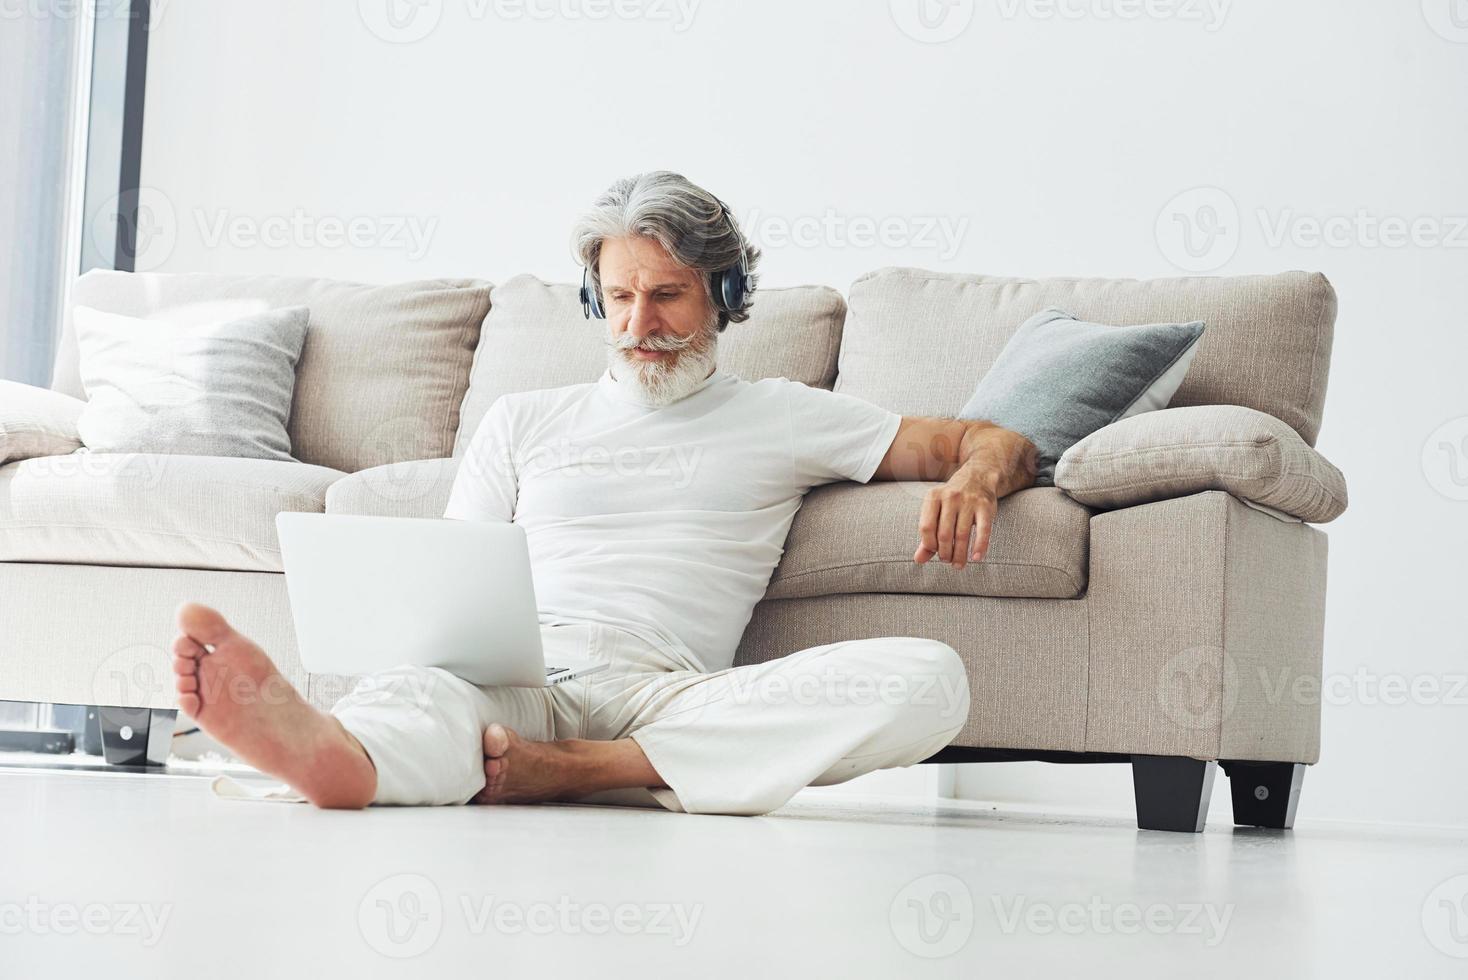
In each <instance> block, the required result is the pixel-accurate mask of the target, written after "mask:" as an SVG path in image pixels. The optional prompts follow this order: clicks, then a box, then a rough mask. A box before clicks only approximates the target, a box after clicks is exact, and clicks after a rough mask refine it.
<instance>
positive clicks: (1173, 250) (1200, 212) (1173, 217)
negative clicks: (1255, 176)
mask: <svg viewBox="0 0 1468 980" xmlns="http://www.w3.org/2000/svg"><path fill="white" fill-rule="evenodd" d="M1153 233H1154V235H1155V237H1156V239H1157V248H1158V249H1159V250H1160V251H1161V252H1162V257H1163V258H1165V259H1167V261H1169V262H1171V263H1172V264H1173V265H1175V266H1177V267H1178V268H1179V269H1182V270H1184V271H1185V272H1212V271H1214V270H1216V269H1220V268H1222V267H1223V266H1224V265H1227V264H1228V262H1229V260H1230V259H1232V258H1233V257H1234V253H1235V252H1237V251H1238V248H1239V239H1240V226H1239V206H1238V204H1237V203H1235V202H1234V199H1233V198H1232V197H1231V196H1229V194H1228V192H1227V191H1224V190H1222V189H1220V188H1218V187H1194V188H1191V189H1189V190H1185V191H1183V192H1182V193H1180V194H1178V195H1176V196H1175V197H1173V199H1172V200H1170V201H1168V202H1167V203H1166V204H1165V205H1163V206H1162V210H1161V211H1159V212H1158V213H1157V222H1156V224H1155V226H1154V229H1153Z"/></svg>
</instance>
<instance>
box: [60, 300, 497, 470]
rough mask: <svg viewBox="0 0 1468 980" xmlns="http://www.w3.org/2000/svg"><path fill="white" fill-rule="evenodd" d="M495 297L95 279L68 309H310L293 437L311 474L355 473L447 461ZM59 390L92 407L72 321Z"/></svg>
mask: <svg viewBox="0 0 1468 980" xmlns="http://www.w3.org/2000/svg"><path fill="white" fill-rule="evenodd" d="M489 301H490V287H489V284H488V283H486V282H480V281H478V280H471V279H435V280H427V281H422V282H405V283H398V284H396V285H389V286H374V285H366V284H363V283H355V282H340V281H336V280H331V279H309V278H295V277H284V276H236V275H220V274H215V273H142V274H133V273H126V272H110V271H94V272H89V273H87V274H86V275H84V276H82V277H81V278H80V279H79V280H77V283H76V286H75V288H74V289H73V291H72V296H71V304H72V305H74V306H90V307H93V308H95V309H99V310H104V311H106V312H109V313H120V314H123V315H125V316H132V317H144V318H162V319H169V320H172V321H175V322H179V323H187V324H202V323H208V322H211V321H218V320H225V319H232V318H234V317H239V316H245V315H248V314H250V313H255V312H258V311H260V310H268V309H277V308H280V307H285V306H305V307H307V308H309V309H310V311H311V320H310V326H309V327H308V328H307V331H306V345H305V348H304V349H303V350H302V351H301V359H300V361H299V363H298V364H297V366H296V389H295V396H294V399H293V401H292V405H291V414H290V422H289V424H288V425H287V431H288V432H289V433H290V438H291V455H293V456H294V457H295V458H296V459H299V460H300V461H302V462H304V463H313V464H315V465H317V466H329V467H331V468H332V469H337V470H343V471H346V472H356V471H357V470H361V469H366V468H367V467H370V466H378V465H381V464H383V463H395V462H398V461H400V460H407V459H427V458H435V457H441V456H447V455H448V454H449V452H450V451H451V450H452V448H453V445H454V433H455V432H457V431H458V427H459V405H460V403H461V402H462V401H463V399H464V392H465V390H466V389H467V387H468V384H469V367H470V364H471V363H472V360H473V357H474V348H475V346H476V345H477V343H478V341H479V329H480V326H481V324H482V323H483V321H484V316H485V314H486V313H487V312H488V311H489ZM51 387H52V388H54V389H55V390H57V391H62V392H65V393H67V394H69V395H75V396H77V397H78V398H85V397H86V393H85V391H84V389H83V386H82V382H81V377H80V375H79V373H78V369H77V346H76V334H75V331H74V329H73V326H72V324H71V318H70V310H68V311H67V318H66V322H65V324H64V327H63V331H62V337H61V346H60V350H59V351H58V353H57V357H56V370H55V374H54V376H53V379H52V384H51Z"/></svg>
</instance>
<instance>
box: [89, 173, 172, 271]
mask: <svg viewBox="0 0 1468 980" xmlns="http://www.w3.org/2000/svg"><path fill="white" fill-rule="evenodd" d="M119 232H122V233H123V237H126V238H131V239H132V247H133V256H134V258H133V270H134V271H135V272H152V271H154V270H155V269H157V268H158V267H159V266H161V265H163V263H165V262H167V261H168V258H169V256H171V255H172V254H173V249H174V246H176V245H177V244H178V215H177V214H176V213H175V212H174V210H173V202H172V201H170V200H169V199H168V195H166V194H164V193H163V192H162V191H160V190H159V189H158V188H156V187H140V188H138V189H137V190H135V191H128V192H126V193H124V194H114V195H112V196H111V197H109V198H108V199H107V200H105V201H103V202H102V205H101V206H100V207H99V208H97V211H96V213H95V214H93V216H92V244H93V245H94V246H96V249H97V251H98V252H100V253H101V254H102V255H115V254H116V251H117V245H118V238H119Z"/></svg>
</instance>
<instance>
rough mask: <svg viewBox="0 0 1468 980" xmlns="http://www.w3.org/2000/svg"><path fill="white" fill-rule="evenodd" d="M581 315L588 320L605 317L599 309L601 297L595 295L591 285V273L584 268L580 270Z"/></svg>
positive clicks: (603, 318)
mask: <svg viewBox="0 0 1468 980" xmlns="http://www.w3.org/2000/svg"><path fill="white" fill-rule="evenodd" d="M581 315H582V316H584V317H586V319H588V320H591V319H596V320H605V319H606V318H607V317H606V314H605V313H603V312H602V309H601V299H600V298H599V297H598V296H597V295H596V289H595V287H593V286H592V285H591V273H590V272H589V271H587V270H585V269H583V270H582V271H581Z"/></svg>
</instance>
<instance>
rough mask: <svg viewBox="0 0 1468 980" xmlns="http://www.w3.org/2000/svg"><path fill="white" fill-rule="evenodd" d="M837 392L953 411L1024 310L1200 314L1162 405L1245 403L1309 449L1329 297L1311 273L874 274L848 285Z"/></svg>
mask: <svg viewBox="0 0 1468 980" xmlns="http://www.w3.org/2000/svg"><path fill="white" fill-rule="evenodd" d="M850 304H851V312H850V315H849V316H848V317H847V321H846V326H845V329H844V331H843V336H842V343H841V357H840V366H839V371H838V374H837V380H836V390H837V391H842V392H845V393H847V394H851V395H857V396H859V397H861V398H865V399H867V400H868V401H871V402H875V403H876V404H878V405H881V406H883V407H884V408H887V409H890V410H892V411H894V412H901V413H902V414H904V415H941V416H953V415H956V414H957V413H958V411H959V410H960V409H961V408H962V407H963V405H964V402H965V401H966V400H967V398H968V397H969V395H970V394H971V393H972V392H973V390H974V386H975V385H976V384H977V383H978V381H979V379H980V378H982V377H983V376H984V374H985V373H986V372H987V371H988V370H989V368H990V367H991V366H993V364H994V361H995V359H996V358H997V357H998V356H999V352H1000V351H1001V350H1002V349H1003V348H1004V345H1005V343H1006V342H1007V341H1008V340H1009V338H1010V336H1012V335H1013V334H1014V332H1015V331H1016V330H1018V329H1019V326H1020V324H1022V323H1024V322H1025V320H1027V319H1028V318H1029V317H1031V316H1033V315H1034V314H1035V313H1037V312H1039V311H1040V310H1043V309H1045V308H1046V307H1051V306H1054V307H1059V308H1060V309H1062V310H1065V311H1066V312H1067V313H1070V314H1072V315H1074V316H1077V317H1080V318H1081V319H1084V320H1090V321H1092V322H1096V323H1106V324H1112V325H1115V326H1132V325H1136V324H1143V323H1161V322H1174V323H1177V322H1186V321H1190V320H1202V321H1204V322H1205V323H1206V324H1207V330H1206V331H1205V332H1204V334H1203V339H1202V340H1201V341H1199V343H1198V353H1197V356H1196V357H1195V358H1194V360H1193V364H1192V367H1191V368H1190V369H1189V370H1188V374H1187V376H1186V377H1185V378H1184V379H1183V383H1182V387H1181V388H1179V389H1178V391H1177V394H1175V395H1174V396H1173V398H1172V402H1171V405H1172V406H1174V407H1182V406H1188V405H1242V406H1244V407H1245V408H1252V409H1255V410H1257V411H1260V412H1264V413H1266V414H1269V415H1273V416H1274V417H1275V418H1278V419H1280V420H1282V421H1284V422H1285V423H1287V424H1288V425H1289V426H1290V427H1291V428H1293V429H1294V430H1295V431H1296V432H1298V433H1299V434H1300V437H1301V438H1303V439H1304V440H1305V441H1306V442H1307V443H1310V444H1311V445H1314V444H1315V437H1316V435H1317V434H1318V433H1319V431H1320V415H1321V410H1322V408H1323V406H1324V403H1325V382H1326V373H1327V370H1328V368H1329V363H1330V347H1331V338H1332V331H1333V329H1334V325H1335V312H1336V298H1335V291H1334V290H1333V289H1332V288H1331V285H1330V283H1329V281H1327V280H1326V278H1325V277H1324V276H1322V275H1320V274H1318V273H1306V272H1285V273H1281V274H1279V275H1271V276H1233V277H1227V278H1203V277H1195V278H1180V279H1152V280H1136V279H1010V278H1004V277H1000V276H980V275H955V274H948V273H938V272H926V271H923V270H921V269H881V270H878V271H877V272H872V273H868V274H867V275H865V276H862V277H861V278H860V279H858V280H857V281H856V282H855V283H854V284H853V285H852V287H851V295H850Z"/></svg>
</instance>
